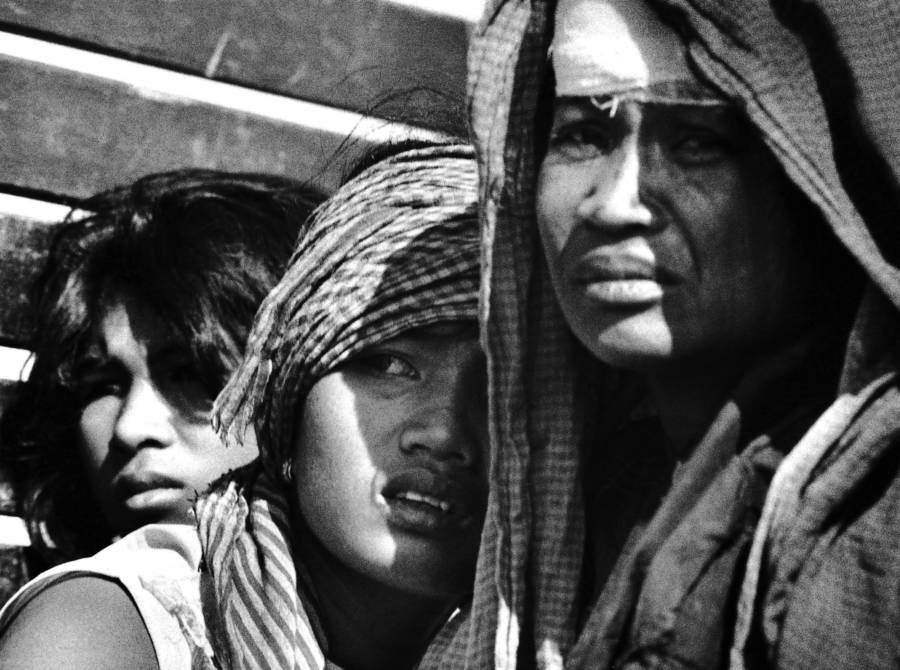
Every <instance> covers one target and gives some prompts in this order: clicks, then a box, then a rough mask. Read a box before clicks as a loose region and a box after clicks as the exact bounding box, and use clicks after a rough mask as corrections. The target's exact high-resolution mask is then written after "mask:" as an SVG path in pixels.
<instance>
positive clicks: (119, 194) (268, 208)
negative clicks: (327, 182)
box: [2, 170, 322, 567]
mask: <svg viewBox="0 0 900 670" xmlns="http://www.w3.org/2000/svg"><path fill="white" fill-rule="evenodd" d="M321 200H322V196H320V195H319V194H318V193H317V192H316V191H314V190H312V189H310V188H308V187H306V186H303V185H301V184H298V183H296V182H293V181H291V180H288V179H285V178H280V177H275V176H265V175H252V174H226V173H222V172H215V171H208V170H184V171H178V172H170V173H163V174H155V175H149V176H147V177H144V178H142V179H139V180H138V181H136V182H135V183H133V184H131V185H128V186H123V187H120V188H116V189H113V190H111V191H106V192H103V193H99V194H97V195H95V196H93V197H91V198H88V199H87V200H85V201H84V202H82V203H81V204H80V205H79V207H78V209H77V210H76V211H75V212H74V213H73V214H72V215H71V216H70V219H69V220H68V221H67V222H65V223H64V224H63V225H62V226H61V227H60V228H59V231H58V233H57V234H56V237H55V239H54V242H53V246H52V250H51V252H50V256H49V258H48V260H47V264H46V268H45V270H44V272H43V275H42V277H41V280H40V282H39V286H38V287H37V296H36V318H35V322H36V323H35V329H34V332H35V340H34V345H33V347H34V351H35V360H34V366H33V370H32V372H31V375H30V377H29V380H28V382H27V383H26V384H24V385H23V387H22V388H21V391H20V396H19V398H18V401H17V403H16V404H15V405H14V406H13V407H11V408H10V409H9V410H8V412H7V413H6V415H5V416H4V422H3V427H2V428H3V454H2V456H3V460H4V463H5V464H6V465H7V467H9V468H11V470H12V472H13V473H14V475H15V479H16V480H17V482H18V484H19V488H20V490H19V495H20V499H21V501H22V508H23V509H22V513H23V516H24V517H25V518H26V519H27V521H28V524H29V527H30V530H31V536H32V542H33V546H34V549H35V550H36V551H35V553H36V556H35V562H36V564H37V565H38V566H41V565H42V566H43V567H48V566H49V565H53V564H56V563H60V562H62V561H66V560H72V559H75V558H81V557H84V556H89V555H90V554H92V553H94V552H96V551H98V550H99V549H101V548H103V547H104V546H106V545H107V544H109V543H110V542H111V541H112V539H113V538H115V537H117V536H121V535H125V534H127V533H129V532H131V531H132V530H134V529H136V528H138V527H139V526H142V525H144V524H146V523H151V522H157V521H178V522H181V523H188V524H192V523H193V517H192V515H191V511H190V508H191V501H192V500H193V498H194V497H195V495H196V492H198V491H202V490H204V489H205V488H206V487H207V486H208V484H209V482H211V481H212V480H214V479H216V478H217V477H218V476H219V475H220V474H222V473H223V472H225V471H227V470H229V469H231V468H234V467H237V466H238V465H242V464H244V463H246V462H248V461H250V460H252V459H253V458H254V457H255V455H256V452H255V449H253V447H252V446H251V445H248V446H247V448H245V449H243V450H234V451H229V452H223V451H222V450H221V444H220V442H219V440H218V438H217V436H216V435H215V433H214V432H213V430H212V428H211V427H210V426H209V418H208V417H209V410H210V409H211V407H212V400H213V399H214V398H215V396H216V394H217V393H218V392H219V390H220V389H221V388H222V386H223V385H224V384H225V381H226V379H227V378H228V376H229V375H230V373H231V372H232V370H233V369H234V367H235V366H236V365H237V363H238V361H239V360H240V356H241V353H242V352H243V346H244V341H245V339H246V336H247V333H248V332H249V329H250V325H251V323H252V320H253V315H254V314H255V312H256V309H257V307H258V306H259V303H260V302H261V301H262V299H263V298H264V297H265V295H266V294H267V293H268V292H269V290H270V289H271V288H272V287H273V286H274V285H275V282H276V281H277V280H278V278H279V277H280V276H281V274H282V272H283V270H284V267H285V265H286V264H287V260H288V258H289V256H290V252H291V249H292V248H293V245H294V241H295V240H296V237H297V234H298V232H299V230H300V227H301V224H302V223H303V221H304V220H305V218H306V217H307V216H308V214H309V212H310V211H311V210H312V208H313V207H314V206H315V205H316V204H318V203H319V202H321Z"/></svg>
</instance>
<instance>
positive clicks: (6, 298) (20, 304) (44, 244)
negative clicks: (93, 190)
mask: <svg viewBox="0 0 900 670" xmlns="http://www.w3.org/2000/svg"><path fill="white" fill-rule="evenodd" d="M53 229H54V226H53V225H52V224H49V223H43V222H40V221H34V220H31V219H25V218H21V217H16V216H9V215H4V214H0V315H2V317H0V343H3V344H5V345H10V346H27V344H28V340H29V337H30V333H31V327H32V324H31V319H30V317H29V310H28V300H29V292H30V287H31V285H32V284H33V282H34V279H35V277H36V276H37V273H38V272H39V271H40V269H41V266H42V265H43V262H44V257H45V255H46V252H47V248H48V245H49V243H50V237H51V235H52V232H53ZM6 391H7V389H6V388H5V387H2V386H0V402H2V401H3V400H4V399H5V398H4V394H5V393H6Z"/></svg>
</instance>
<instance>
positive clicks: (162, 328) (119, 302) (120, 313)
mask: <svg viewBox="0 0 900 670" xmlns="http://www.w3.org/2000/svg"><path fill="white" fill-rule="evenodd" d="M97 312H98V316H97V320H96V325H95V327H94V331H93V334H92V337H91V342H90V345H89V350H88V355H89V356H90V355H93V356H98V355H105V356H116V355H119V354H121V353H123V352H124V351H125V350H130V351H131V352H132V353H139V354H141V355H143V356H148V355H153V354H156V353H158V352H162V351H171V350H173V349H177V348H180V346H179V342H178V338H177V337H176V335H175V333H173V332H172V330H171V328H170V327H169V326H168V325H167V324H166V323H165V322H164V321H163V320H162V319H161V318H160V316H159V314H157V312H156V311H155V310H154V309H152V308H151V307H150V306H149V305H147V304H146V303H145V302H144V301H142V300H140V299H138V298H135V297H133V296H131V295H128V294H116V295H110V296H108V297H106V298H105V299H104V300H103V301H102V302H101V304H100V306H99V308H98V310H97Z"/></svg>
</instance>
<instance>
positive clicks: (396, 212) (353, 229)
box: [197, 145, 479, 670]
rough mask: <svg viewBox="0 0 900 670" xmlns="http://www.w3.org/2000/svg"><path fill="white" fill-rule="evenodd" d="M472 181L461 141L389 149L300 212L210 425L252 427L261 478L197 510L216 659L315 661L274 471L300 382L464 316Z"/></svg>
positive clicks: (228, 433)
mask: <svg viewBox="0 0 900 670" xmlns="http://www.w3.org/2000/svg"><path fill="white" fill-rule="evenodd" d="M476 182H477V179H476V170H475V163H474V160H473V153H472V150H471V148H469V147H466V146H463V145H447V146H439V147H431V148H426V149H418V150H412V151H407V152H403V153H400V154H397V155H396V156H393V157H391V158H388V159H386V160H384V161H382V162H380V163H377V164H376V165H374V166H372V167H370V168H369V169H367V170H365V171H363V172H362V173H360V174H359V175H358V176H357V177H355V178H354V179H352V180H350V181H349V182H347V183H346V184H345V185H344V186H342V187H341V188H340V189H339V190H338V191H337V192H336V193H335V194H334V195H333V196H332V197H331V198H330V199H329V200H328V201H327V202H325V203H324V204H323V205H322V206H321V207H320V208H319V209H318V210H317V211H316V212H315V213H314V215H313V219H312V221H311V223H310V224H309V226H308V228H307V229H306V231H305V232H304V234H303V235H302V236H301V239H300V241H299V243H298V246H297V249H296V251H295V253H294V255H293V257H292V260H291V264H290V268H289V269H288V271H287V274H286V275H285V277H284V278H283V279H282V280H281V282H280V283H279V284H278V285H277V286H276V287H275V289H274V290H273V291H272V292H271V293H270V295H269V296H268V297H267V298H266V300H265V301H264V303H263V305H262V307H261V308H260V311H259V312H258V313H257V317H256V321H255V323H254V327H253V330H252V332H251V335H250V338H249V342H248V346H247V352H246V355H245V358H244V361H243V362H242V364H241V366H240V367H239V369H238V370H237V372H236V373H235V375H234V376H233V377H232V379H231V381H230V382H229V384H228V385H227V386H226V388H225V389H224V390H223V391H222V393H221V395H220V396H219V398H218V399H217V401H216V406H215V410H214V417H215V418H214V423H215V424H216V425H217V428H218V430H219V432H220V434H221V436H222V437H223V439H224V440H225V442H226V446H227V447H230V448H233V447H234V446H236V445H237V444H240V442H241V440H243V439H245V437H246V436H248V435H249V434H250V432H251V431H253V432H255V434H256V436H257V441H258V444H259V447H260V458H261V472H256V473H253V472H246V471H245V472H241V473H238V474H237V475H236V476H235V477H233V478H232V480H233V481H227V479H226V481H224V482H222V483H220V484H219V485H218V486H216V487H215V488H214V490H213V491H212V492H210V493H209V494H207V495H206V496H204V497H202V498H201V500H200V501H199V502H198V505H197V513H198V524H199V531H200V538H201V543H202V545H203V551H204V558H205V561H206V569H207V572H208V574H209V575H210V577H211V581H212V585H213V588H212V593H211V594H210V595H211V598H212V600H213V603H212V606H211V607H210V610H211V612H210V614H209V616H210V617H211V618H212V620H213V621H214V623H215V625H214V626H211V628H212V629H213V630H214V632H215V631H218V632H217V633H216V634H214V635H213V638H214V643H215V644H216V654H217V657H218V658H222V659H226V660H225V662H224V663H223V665H224V667H227V668H233V669H235V670H238V669H240V670H243V669H245V668H259V669H261V670H262V669H266V670H268V669H270V668H293V669H301V668H302V669H304V670H307V669H318V668H323V667H327V665H326V664H327V661H326V658H327V655H328V649H327V640H325V639H324V636H323V634H322V631H321V626H320V625H318V624H317V622H316V613H315V611H314V609H315V608H314V606H313V605H311V603H314V601H315V593H314V587H313V586H312V585H310V584H309V583H308V580H304V579H303V574H302V568H301V569H300V573H301V574H300V575H299V579H298V571H297V570H295V563H296V564H297V565H300V566H302V555H300V554H302V548H297V547H296V546H295V541H296V538H294V537H293V535H294V534H293V533H292V530H291V520H290V513H289V504H288V498H287V495H290V491H291V490H292V489H290V488H288V482H287V475H286V474H285V467H284V466H285V463H287V462H289V461H290V458H291V451H292V444H291V442H292V433H293V428H294V423H295V421H296V417H297V416H299V414H300V411H301V410H302V407H303V402H304V399H305V397H306V394H307V393H308V392H309V389H310V388H311V387H312V385H313V384H314V383H315V382H316V381H317V380H318V379H320V378H321V377H322V376H323V375H325V374H326V373H328V372H329V371H331V370H333V369H334V368H335V366H338V365H340V364H341V363H342V362H344V361H346V360H347V359H348V358H350V357H352V356H354V355H355V354H357V353H359V352H360V351H362V350H363V349H365V348H366V347H367V346H370V345H372V344H374V343H377V342H381V341H383V340H386V339H390V338H391V337H394V336H396V335H398V334H399V333H401V332H402V331H405V330H408V329H410V328H418V327H422V326H426V325H428V324H433V323H436V322H439V321H445V320H475V319H476V318H477V314H478V303H477V287H478V276H479V248H478V228H477V224H476V218H475V217H476V213H475V212H476ZM294 549H296V550H297V551H294ZM304 582H306V583H304Z"/></svg>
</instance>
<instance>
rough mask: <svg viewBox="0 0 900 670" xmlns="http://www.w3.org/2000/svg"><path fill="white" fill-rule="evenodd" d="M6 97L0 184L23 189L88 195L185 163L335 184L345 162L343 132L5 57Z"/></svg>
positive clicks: (0, 119)
mask: <svg viewBox="0 0 900 670" xmlns="http://www.w3.org/2000/svg"><path fill="white" fill-rule="evenodd" d="M0 100H3V104H2V105H0V183H7V184H13V185H15V186H18V187H21V188H25V189H38V190H43V191H46V192H50V193H58V194H64V195H69V196H86V195H89V194H91V193H93V192H96V191H98V190H100V189H102V188H107V187H109V186H112V185H115V184H118V183H122V182H126V181H129V180H132V179H134V178H136V177H138V176H141V175H144V174H146V173H148V172H154V171H159V170H165V169H173V168H178V167H185V166H195V167H211V168H221V169H228V170H243V171H261V172H274V173H280V174H285V175H289V176H292V177H295V178H300V179H307V180H314V181H318V182H319V183H320V184H321V185H322V186H324V187H326V188H331V187H333V186H334V185H335V184H336V183H337V181H338V179H339V176H340V172H341V171H342V169H343V167H344V166H343V163H341V162H335V161H334V160H333V153H334V151H335V150H336V149H337V148H338V147H339V145H340V144H341V142H342V141H344V139H345V138H344V137H343V136H338V135H335V134H332V133H329V132H325V131H321V130H315V129H309V128H305V127H303V126H299V125H296V124H293V123H288V122H286V121H279V120H277V119H270V118H264V117H258V116H254V115H252V114H248V113H244V112H237V111H233V110H230V109H227V108H222V107H215V106H213V105H209V104H205V103H199V102H196V101H191V100H183V99H175V98H171V97H166V96H161V95H158V94H154V93H153V92H148V91H142V90H140V89H137V88H134V87H131V86H127V85H124V84H118V83H116V82H110V81H108V80H101V79H98V78H95V77H91V76H88V75H82V74H78V73H73V72H69V71H65V70H60V69H56V68H54V67H50V66H45V65H40V64H36V63H32V62H29V61H23V60H18V59H14V58H8V57H3V56H0ZM351 154H352V152H350V154H347V156H349V155H351Z"/></svg>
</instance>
